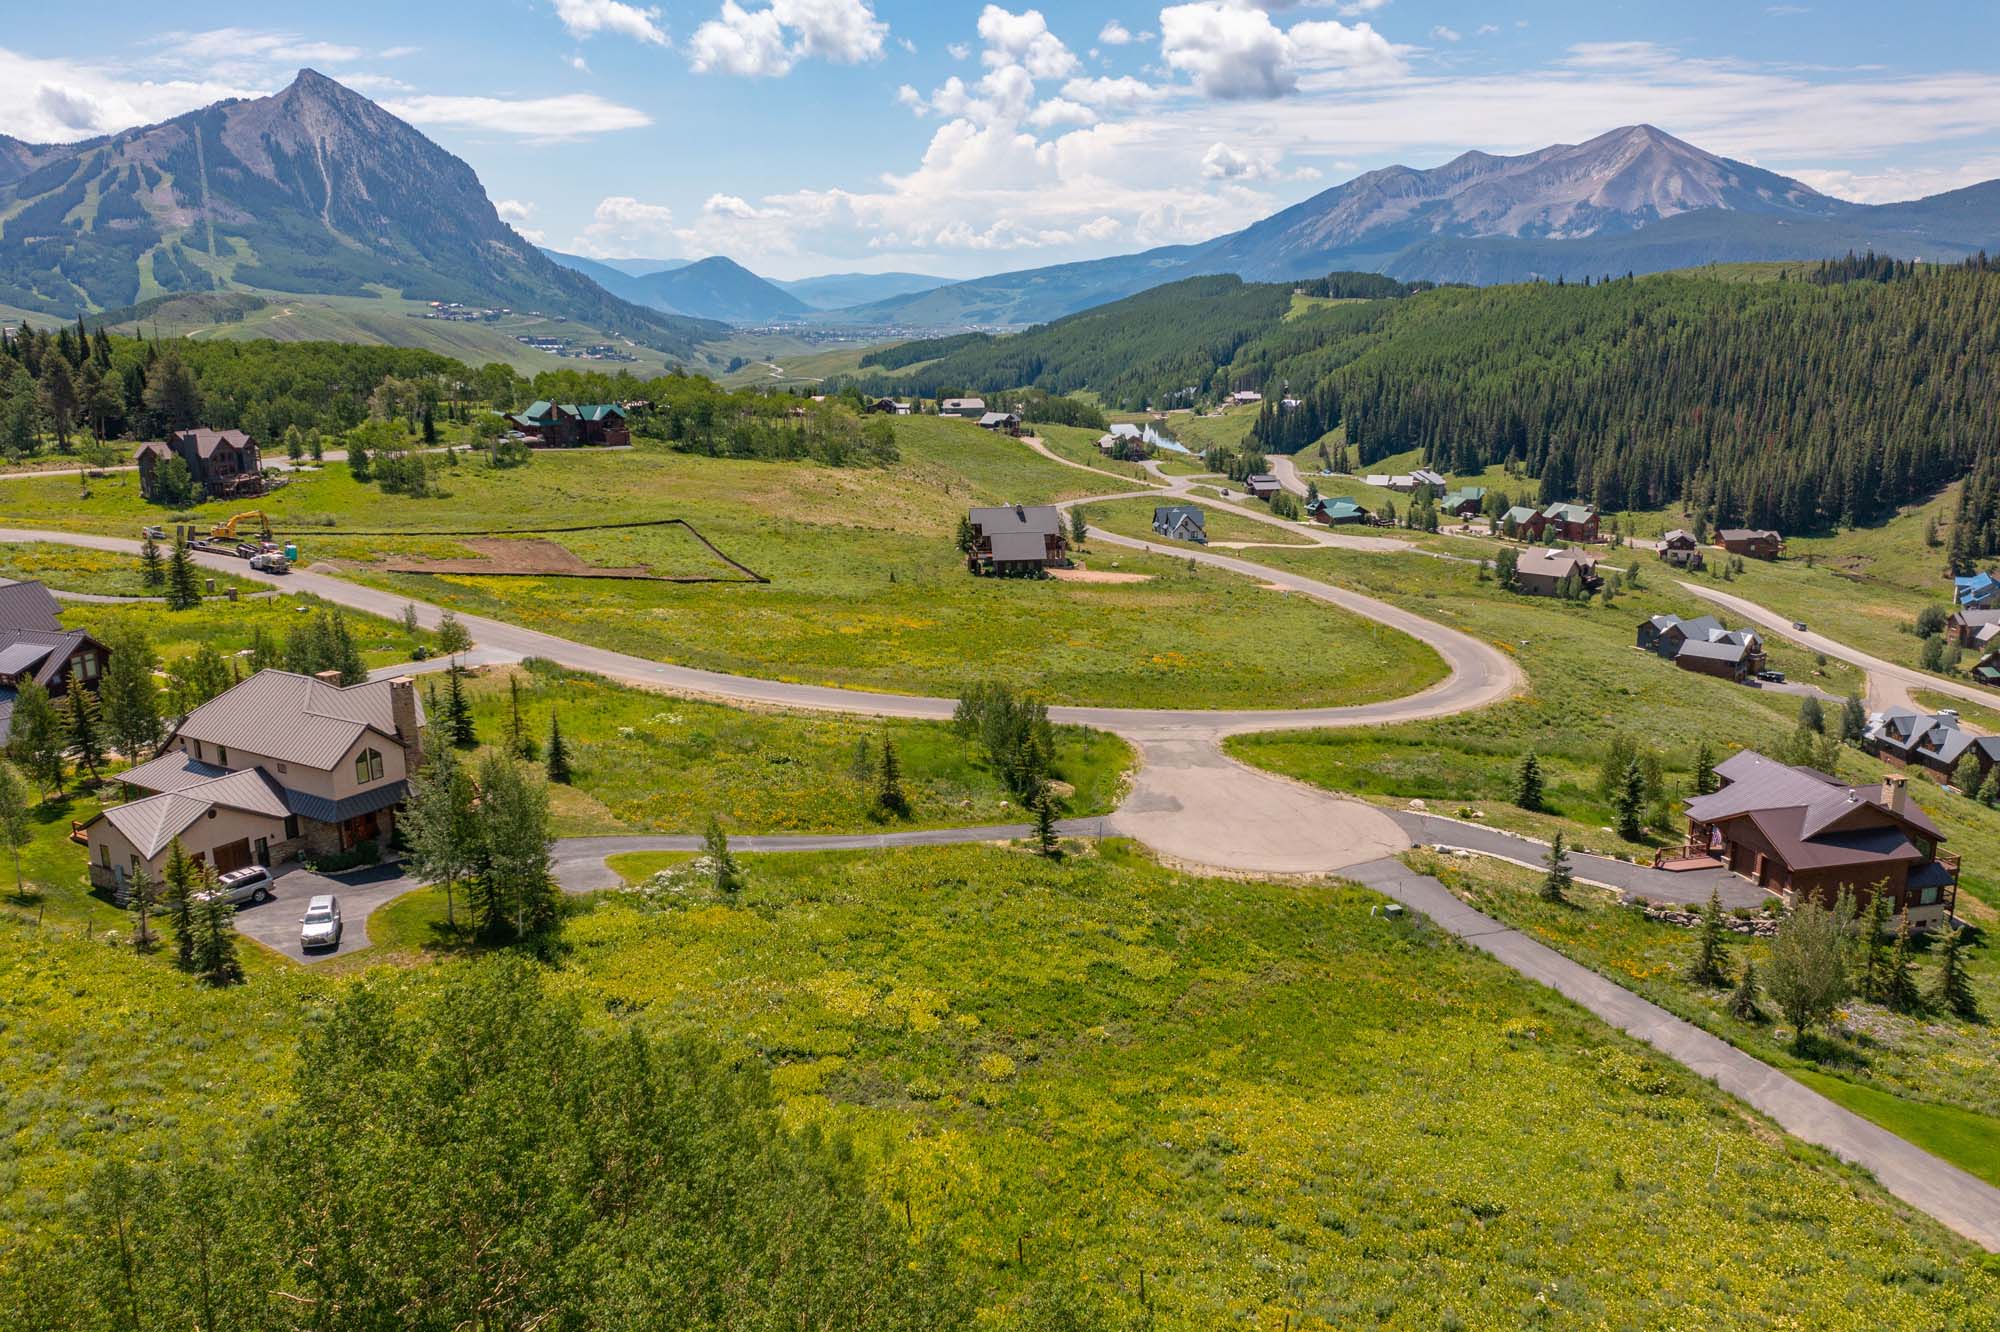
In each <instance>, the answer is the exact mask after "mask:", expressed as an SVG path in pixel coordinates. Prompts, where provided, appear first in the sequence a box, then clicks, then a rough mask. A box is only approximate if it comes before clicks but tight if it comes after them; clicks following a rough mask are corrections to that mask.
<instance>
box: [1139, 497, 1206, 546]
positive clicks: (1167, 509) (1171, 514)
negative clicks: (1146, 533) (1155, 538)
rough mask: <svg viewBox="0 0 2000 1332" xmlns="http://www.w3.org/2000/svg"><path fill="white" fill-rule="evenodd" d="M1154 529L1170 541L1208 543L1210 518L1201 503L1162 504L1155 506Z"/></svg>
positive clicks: (1202, 544) (1200, 544)
mask: <svg viewBox="0 0 2000 1332" xmlns="http://www.w3.org/2000/svg"><path fill="white" fill-rule="evenodd" d="M1153 530H1154V531H1155V532H1158V533H1159V534H1160V535H1161V536H1163V537H1166V538H1167V539H1168V540H1169V541H1192V542H1194V543H1195V544H1196V545H1198V546H1206V545H1207V544H1208V519H1207V517H1206V516H1205V515H1204V514H1203V513H1202V511H1201V506H1200V505H1199V504H1160V505H1155V506H1154V508H1153Z"/></svg>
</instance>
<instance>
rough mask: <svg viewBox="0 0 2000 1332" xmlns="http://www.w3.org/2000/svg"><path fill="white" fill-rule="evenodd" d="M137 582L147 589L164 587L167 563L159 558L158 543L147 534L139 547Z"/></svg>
mask: <svg viewBox="0 0 2000 1332" xmlns="http://www.w3.org/2000/svg"><path fill="white" fill-rule="evenodd" d="M139 581H140V582H142V583H144V584H145V585H146V586H147V587H165V586H166V582H167V562H166V561H165V560H164V559H162V558H161V557H160V543H159V542H157V541H155V540H154V539H153V538H152V536H151V535H150V534H149V535H148V536H147V537H146V539H145V541H144V542H143V543H141V545H140V546H139Z"/></svg>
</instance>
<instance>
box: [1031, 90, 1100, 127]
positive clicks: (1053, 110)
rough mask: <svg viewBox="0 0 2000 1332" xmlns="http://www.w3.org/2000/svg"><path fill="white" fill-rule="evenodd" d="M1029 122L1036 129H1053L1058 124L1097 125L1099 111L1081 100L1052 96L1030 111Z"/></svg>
mask: <svg viewBox="0 0 2000 1332" xmlns="http://www.w3.org/2000/svg"><path fill="white" fill-rule="evenodd" d="M1028 123H1029V124H1030V125H1033V126H1034V127H1035V128H1036V129H1053V128H1054V127H1056V126H1057V125H1095V124H1096V123H1097V113H1096V112H1095V111H1093V110H1091V109H1090V108H1089V107H1087V106H1084V105H1083V104H1082V103H1080V102H1072V101H1069V100H1068V99H1067V98H1062V97H1051V98H1050V99H1049V100H1048V101H1046V102H1043V103H1042V104H1041V105H1039V106H1037V107H1036V108H1035V109H1034V110H1033V111H1030V112H1029V113H1028Z"/></svg>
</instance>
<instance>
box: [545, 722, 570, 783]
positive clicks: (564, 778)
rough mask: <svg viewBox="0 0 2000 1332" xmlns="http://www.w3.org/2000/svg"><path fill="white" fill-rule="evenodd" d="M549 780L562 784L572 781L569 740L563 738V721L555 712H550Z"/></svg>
mask: <svg viewBox="0 0 2000 1332" xmlns="http://www.w3.org/2000/svg"><path fill="white" fill-rule="evenodd" d="M547 771H548V775H549V780H550V781H552V782H555V783H556V784H558V785H560V786H568V785H569V783H570V775H571V774H570V767H569V742H568V741H566V740H564V739H563V733H562V722H561V720H560V719H558V718H557V717H556V715H555V714H554V713H550V714H549V757H548V764H547Z"/></svg>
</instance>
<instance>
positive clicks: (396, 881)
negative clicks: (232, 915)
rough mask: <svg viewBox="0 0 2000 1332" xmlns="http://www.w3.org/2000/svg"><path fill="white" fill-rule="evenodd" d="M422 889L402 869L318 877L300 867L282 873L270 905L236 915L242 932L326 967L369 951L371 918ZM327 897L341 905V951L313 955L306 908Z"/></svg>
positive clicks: (243, 908)
mask: <svg viewBox="0 0 2000 1332" xmlns="http://www.w3.org/2000/svg"><path fill="white" fill-rule="evenodd" d="M420 886H421V885H420V884H419V883H418V882H417V881H416V880H415V879H412V878H409V877H407V876H406V875H404V873H403V867H402V866H401V865H378V866H375V867H374V868H372V869H363V870H352V871H349V872H348V873H345V874H317V873H315V872H313V871H312V870H309V869H306V868H305V867H303V866H300V865H294V866H292V867H291V868H289V869H283V870H280V871H279V873H278V876H277V881H276V882H275V883H274V884H273V885H272V889H273V891H272V896H271V900H270V901H268V902H265V903H262V904H261V905H252V904H251V903H248V902H246V903H244V904H243V905H242V906H240V907H238V908H237V909H236V928H237V930H238V931H240V932H241V933H243V934H245V935H248V936H249V937H250V938H252V939H255V940H256V941H257V942H258V943H260V944H263V945H264V946H265V947H266V948H269V949H270V950H271V951H273V952H275V953H282V954H284V955H285V956H286V957H288V958H290V959H292V961H294V962H323V961H325V960H326V959H327V958H330V957H335V956H338V955H339V954H342V953H352V952H357V951H359V950H360V949H363V948H366V947H367V946H368V917H369V915H370V914H371V913H373V912H374V911H375V910H376V909H378V908H380V907H382V906H385V905H387V904H388V903H389V902H391V901H393V900H395V899H396V898H398V897H401V896H402V895H403V894H404V893H407V892H409V891H410V890H411V889H413V888H417V887H420ZM321 893H332V894H333V895H334V896H335V897H337V898H339V899H340V915H341V921H342V930H341V936H340V947H339V948H328V949H319V950H317V951H315V952H312V953H307V952H305V950H303V949H301V948H300V947H299V917H301V916H303V915H304V914H305V911H306V903H307V902H309V901H311V900H312V899H313V898H314V897H317V896H318V895H319V894H321Z"/></svg>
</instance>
